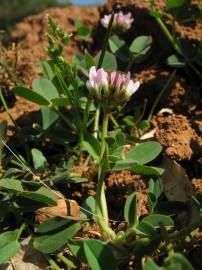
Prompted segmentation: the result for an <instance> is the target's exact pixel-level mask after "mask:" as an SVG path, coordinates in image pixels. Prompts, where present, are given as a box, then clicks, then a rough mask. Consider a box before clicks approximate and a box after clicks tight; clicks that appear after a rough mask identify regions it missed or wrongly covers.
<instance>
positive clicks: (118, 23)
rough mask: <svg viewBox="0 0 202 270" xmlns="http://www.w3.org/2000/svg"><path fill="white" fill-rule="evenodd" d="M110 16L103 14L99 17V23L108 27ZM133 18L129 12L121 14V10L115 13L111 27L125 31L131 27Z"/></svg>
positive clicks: (117, 30) (118, 30)
mask: <svg viewBox="0 0 202 270" xmlns="http://www.w3.org/2000/svg"><path fill="white" fill-rule="evenodd" d="M111 16H112V15H111V14H109V15H104V17H103V18H102V19H101V23H102V25H103V26H104V27H105V28H108V25H109V22H110V19H111ZM133 20H134V19H133V18H132V15H131V12H129V13H127V14H123V12H122V11H120V12H118V13H115V14H114V21H113V24H112V29H113V30H114V31H116V32H125V31H127V30H128V29H129V28H130V27H131V24H132V22H133Z"/></svg>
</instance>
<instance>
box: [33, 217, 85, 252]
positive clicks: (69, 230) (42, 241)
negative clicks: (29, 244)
mask: <svg viewBox="0 0 202 270" xmlns="http://www.w3.org/2000/svg"><path fill="white" fill-rule="evenodd" d="M81 228H82V224H81V223H78V222H76V223H75V222H72V221H71V222H68V223H67V224H66V226H65V228H64V227H62V229H61V230H59V231H57V232H56V233H53V232H52V231H51V232H50V234H44V235H41V236H38V237H36V238H35V239H34V247H35V248H36V249H38V250H39V251H41V252H43V253H53V252H55V251H57V250H59V249H60V248H61V247H62V246H64V245H65V244H66V243H67V241H68V240H69V239H71V238H72V237H73V236H74V235H75V234H76V233H77V232H78V231H79V230H80V229H81Z"/></svg>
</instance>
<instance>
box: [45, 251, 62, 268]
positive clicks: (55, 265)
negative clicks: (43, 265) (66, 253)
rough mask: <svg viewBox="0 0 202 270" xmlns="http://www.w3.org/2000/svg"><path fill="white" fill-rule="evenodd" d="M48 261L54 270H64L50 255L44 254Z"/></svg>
mask: <svg viewBox="0 0 202 270" xmlns="http://www.w3.org/2000/svg"><path fill="white" fill-rule="evenodd" d="M44 256H45V258H46V260H47V261H48V263H49V264H50V266H51V267H52V269H54V270H62V268H60V267H59V266H58V265H57V263H56V262H55V261H54V260H53V259H52V258H51V257H50V256H49V255H48V254H44Z"/></svg>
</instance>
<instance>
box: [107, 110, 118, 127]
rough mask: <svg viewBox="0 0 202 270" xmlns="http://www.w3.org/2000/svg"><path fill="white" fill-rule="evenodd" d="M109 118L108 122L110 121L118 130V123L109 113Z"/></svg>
mask: <svg viewBox="0 0 202 270" xmlns="http://www.w3.org/2000/svg"><path fill="white" fill-rule="evenodd" d="M109 118H110V120H111V121H112V123H113V124H114V126H115V127H116V128H118V127H119V124H118V122H117V121H116V119H115V118H114V116H113V114H111V113H110V116H109Z"/></svg>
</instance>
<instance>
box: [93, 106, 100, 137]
mask: <svg viewBox="0 0 202 270" xmlns="http://www.w3.org/2000/svg"><path fill="white" fill-rule="evenodd" d="M99 119H100V106H98V107H97V110H96V113H95V121H94V128H93V134H94V137H95V138H96V139H97V138H98V129H99Z"/></svg>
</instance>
